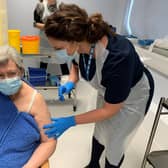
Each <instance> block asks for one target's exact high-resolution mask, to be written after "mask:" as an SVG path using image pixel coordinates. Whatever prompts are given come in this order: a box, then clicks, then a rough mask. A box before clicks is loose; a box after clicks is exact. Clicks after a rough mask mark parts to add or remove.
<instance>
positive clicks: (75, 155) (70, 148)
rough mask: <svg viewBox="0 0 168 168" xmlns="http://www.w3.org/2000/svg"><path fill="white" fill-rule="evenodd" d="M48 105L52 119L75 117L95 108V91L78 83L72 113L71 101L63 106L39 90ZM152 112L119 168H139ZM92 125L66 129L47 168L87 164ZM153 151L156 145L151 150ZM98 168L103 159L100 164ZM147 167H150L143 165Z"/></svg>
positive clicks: (49, 92)
mask: <svg viewBox="0 0 168 168" xmlns="http://www.w3.org/2000/svg"><path fill="white" fill-rule="evenodd" d="M41 93H42V94H43V95H44V96H45V99H46V101H47V103H48V106H49V109H50V112H51V115H52V117H60V116H69V115H76V114H80V113H83V112H86V111H89V110H91V109H94V108H95V100H96V91H95V90H94V89H93V88H92V87H91V86H89V85H88V84H87V83H86V82H84V81H81V82H79V83H78V85H77V87H76V94H77V111H76V112H75V113H74V112H73V107H72V104H73V100H70V99H68V98H67V99H66V101H65V102H64V103H60V102H59V101H55V100H54V99H57V98H58V97H57V91H56V90H54V91H53V90H47V91H41ZM153 114H154V113H152V112H151V111H149V113H148V115H147V116H146V118H145V119H144V121H143V123H142V124H141V126H140V127H139V129H138V130H137V132H136V134H135V135H134V137H133V140H132V141H131V143H130V145H129V147H128V149H127V151H126V157H125V160H124V163H123V165H122V168H140V165H141V162H142V158H143V154H144V151H145V146H146V143H147V140H148V137H149V132H150V130H151V126H152V122H153V118H154V115H153ZM93 129H94V124H85V125H79V126H76V127H74V128H70V129H69V130H68V131H67V132H66V133H64V134H63V135H62V136H61V137H60V138H59V140H58V143H57V149H56V151H55V153H54V154H53V155H52V157H51V158H50V166H51V168H84V166H85V165H87V163H88V162H89V158H90V151H91V137H92V133H93ZM155 147H156V148H157V144H156V145H154V147H153V148H155ZM100 163H101V165H102V168H103V167H104V166H103V157H102V159H101V161H100ZM146 167H147V168H149V167H150V166H149V165H147V166H146Z"/></svg>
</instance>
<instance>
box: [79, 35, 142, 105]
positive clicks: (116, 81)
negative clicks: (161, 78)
mask: <svg viewBox="0 0 168 168" xmlns="http://www.w3.org/2000/svg"><path fill="white" fill-rule="evenodd" d="M106 49H107V50H108V51H109V54H108V56H107V58H106V60H105V62H104V65H103V69H102V80H101V84H102V85H103V86H104V87H105V88H106V90H105V95H104V99H105V101H106V102H108V103H112V104H113V103H114V104H115V103H120V102H123V101H124V100H126V98H127V97H128V95H129V93H130V90H131V88H132V87H133V86H135V84H136V83H137V82H138V81H139V80H140V79H141V77H142V74H143V71H144V65H143V63H142V62H141V60H140V58H139V56H138V54H137V52H136V51H135V49H134V47H133V45H132V43H131V42H130V41H129V40H128V39H126V38H125V37H123V36H120V35H116V36H115V37H112V36H110V37H109V38H108V45H107V48H106ZM82 57H83V56H82V55H80V59H79V68H80V71H81V75H82V77H83V78H84V79H86V72H85V68H84V62H83V58H82ZM84 57H85V62H86V64H87V62H88V58H89V56H88V55H87V54H84ZM95 71H96V63H95V59H94V58H93V59H92V63H91V68H90V73H89V80H91V79H92V78H93V76H94V74H95Z"/></svg>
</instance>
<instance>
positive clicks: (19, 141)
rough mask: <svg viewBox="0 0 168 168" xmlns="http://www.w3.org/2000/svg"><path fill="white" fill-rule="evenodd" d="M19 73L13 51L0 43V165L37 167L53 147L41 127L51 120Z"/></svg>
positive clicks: (21, 69) (19, 65)
mask: <svg viewBox="0 0 168 168" xmlns="http://www.w3.org/2000/svg"><path fill="white" fill-rule="evenodd" d="M23 73H24V67H23V65H22V61H21V58H20V57H19V56H18V55H17V53H16V52H15V50H14V49H13V48H11V47H9V46H0V168H38V167H40V166H41V165H42V164H43V163H44V162H45V161H46V160H48V158H49V157H50V156H51V155H52V153H53V152H54V151H55V148H56V140H54V139H48V138H47V136H45V134H44V132H43V129H42V127H43V125H44V124H48V123H50V122H51V121H50V114H49V111H48V108H47V105H46V103H45V101H44V99H43V97H42V96H41V94H40V93H38V92H37V91H36V90H35V89H34V88H32V87H31V86H29V85H28V84H27V83H26V82H25V81H23V80H22V76H23Z"/></svg>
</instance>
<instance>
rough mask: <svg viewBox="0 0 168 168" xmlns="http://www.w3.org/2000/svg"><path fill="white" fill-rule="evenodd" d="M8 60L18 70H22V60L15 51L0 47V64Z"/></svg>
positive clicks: (8, 47)
mask: <svg viewBox="0 0 168 168" xmlns="http://www.w3.org/2000/svg"><path fill="white" fill-rule="evenodd" d="M10 59H11V60H12V61H13V62H14V63H15V64H16V65H17V67H18V68H20V69H22V70H24V65H23V59H22V58H21V56H20V55H19V54H18V53H17V51H16V50H15V49H14V48H12V47H10V46H8V45H4V46H0V63H2V62H4V61H8V60H10Z"/></svg>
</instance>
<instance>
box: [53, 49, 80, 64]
mask: <svg viewBox="0 0 168 168" xmlns="http://www.w3.org/2000/svg"><path fill="white" fill-rule="evenodd" d="M55 55H56V59H57V60H58V63H60V62H61V63H68V62H72V60H73V59H75V58H76V57H78V56H79V54H78V53H77V51H75V53H74V54H73V55H68V54H67V50H66V49H61V50H56V51H55Z"/></svg>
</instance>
